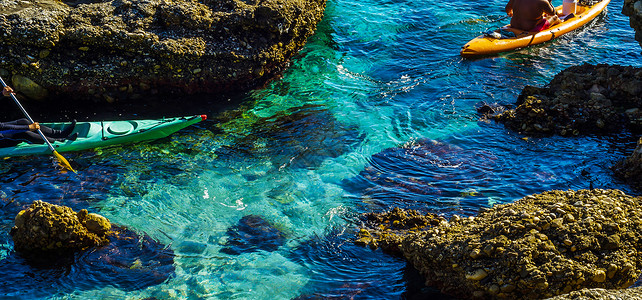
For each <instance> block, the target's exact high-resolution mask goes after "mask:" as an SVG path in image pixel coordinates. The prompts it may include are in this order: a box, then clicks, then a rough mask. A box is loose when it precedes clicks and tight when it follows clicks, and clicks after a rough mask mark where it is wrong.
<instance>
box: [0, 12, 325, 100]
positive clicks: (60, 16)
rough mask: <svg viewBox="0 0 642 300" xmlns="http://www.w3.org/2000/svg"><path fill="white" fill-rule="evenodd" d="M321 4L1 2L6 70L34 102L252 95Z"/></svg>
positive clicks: (307, 29) (307, 31) (1, 57)
mask: <svg viewBox="0 0 642 300" xmlns="http://www.w3.org/2000/svg"><path fill="white" fill-rule="evenodd" d="M324 9H325V0H303V1H299V0H296V1H294V0H266V1H254V0H250V1H241V0H205V1H196V0H91V1H70V0H63V1H60V0H34V1H13V0H9V1H0V68H1V69H2V70H1V72H0V73H1V74H3V76H7V77H9V76H11V80H12V81H13V82H14V84H16V83H17V82H28V83H30V84H29V85H28V86H29V87H31V88H29V89H26V88H25V89H23V88H22V85H20V86H18V85H17V86H16V90H17V91H18V92H20V93H24V95H26V96H28V97H32V98H35V99H38V98H42V97H45V96H46V95H47V94H49V95H50V96H53V97H57V98H62V97H65V98H70V97H71V98H78V99H83V100H84V99H87V98H89V99H93V100H94V101H96V102H105V101H106V102H114V101H118V100H123V99H139V98H142V97H150V96H153V95H166V92H172V93H189V94H192V93H200V92H219V91H232V90H246V89H248V88H251V87H255V86H256V85H258V84H260V83H261V82H264V81H266V80H267V79H269V78H271V77H272V76H274V74H277V73H279V72H280V71H281V70H283V69H284V68H285V67H286V65H287V62H288V60H289V59H290V58H291V57H292V56H293V55H294V54H296V53H297V51H299V50H300V49H301V48H302V46H303V45H304V43H305V41H306V39H307V38H308V37H309V36H310V35H312V34H313V32H314V30H315V29H316V24H317V23H318V22H319V21H320V20H321V18H322V17H323V13H324Z"/></svg>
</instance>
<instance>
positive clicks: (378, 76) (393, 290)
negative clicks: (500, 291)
mask: <svg viewBox="0 0 642 300" xmlns="http://www.w3.org/2000/svg"><path fill="white" fill-rule="evenodd" d="M557 2H558V1H554V4H556V5H560V4H561V1H559V3H557ZM504 5H505V3H504V2H503V1H483V2H482V1H477V2H469V1H460V0H455V1H446V2H435V1H372V2H371V1H330V2H328V6H327V10H326V14H325V18H324V20H323V21H322V23H321V24H320V25H319V27H318V30H317V33H316V35H314V36H313V37H311V38H310V39H309V41H308V45H307V46H306V47H305V49H303V50H302V51H301V53H300V54H299V55H298V56H297V57H295V59H293V61H292V65H291V67H290V69H289V70H288V71H287V72H286V73H285V74H284V75H283V77H282V78H280V79H278V80H275V81H274V82H272V83H270V84H269V85H268V86H266V87H265V88H262V89H258V90H255V91H252V92H250V93H248V94H246V95H242V96H239V97H235V98H233V99H217V98H213V99H209V100H210V101H209V102H213V103H216V102H222V101H227V100H229V103H231V104H230V105H228V106H226V108H225V109H224V110H221V109H220V108H219V107H217V108H214V107H209V106H207V105H203V107H199V112H198V113H207V114H209V115H210V119H209V120H208V121H206V122H202V123H199V124H197V125H195V126H192V127H190V128H187V129H185V130H182V131H180V132H178V133H176V134H174V135H172V136H171V137H169V138H166V139H163V140H159V141H156V142H153V143H149V144H138V145H130V146H124V147H117V148H110V149H102V150H96V151H87V152H82V153H70V154H66V155H65V156H66V157H67V158H68V159H69V160H70V161H72V164H73V165H74V166H75V167H76V168H77V169H78V171H79V173H78V174H77V175H74V174H66V173H60V172H59V171H57V170H55V169H54V168H52V163H51V162H50V161H49V160H48V159H47V158H44V157H43V158H33V157H31V158H12V159H7V160H4V161H2V162H1V163H0V173H1V174H2V176H1V177H0V178H2V179H1V181H2V184H1V185H0V207H1V208H2V209H1V210H0V265H2V268H0V277H2V278H4V280H3V282H2V283H0V285H1V286H0V298H17V299H20V298H27V299H31V298H52V299H143V298H148V297H154V298H157V299H292V298H297V297H300V299H317V298H332V299H349V298H355V299H399V298H412V297H414V296H426V297H429V296H430V297H445V296H443V295H440V294H439V293H438V292H436V291H434V290H432V289H430V288H426V287H424V286H422V284H421V282H420V281H418V280H416V271H414V270H413V269H412V268H410V267H408V266H407V265H406V263H405V262H404V261H403V260H402V259H399V258H396V257H392V256H388V255H385V254H383V253H381V252H380V251H373V250H370V249H367V248H361V247H358V246H355V245H353V244H352V243H351V242H350V240H351V239H352V238H353V237H354V231H355V228H356V227H357V225H358V224H359V219H358V215H359V214H360V213H363V212H369V211H382V210H386V209H389V208H391V207H393V206H400V207H404V208H413V209H419V210H421V211H423V212H433V213H439V214H442V215H445V216H449V215H452V214H460V215H472V214H475V213H476V212H477V211H478V210H479V209H480V208H482V207H489V206H492V205H493V204H496V203H507V202H512V201H514V200H516V199H519V198H520V197H522V196H525V195H528V194H531V193H537V192H542V191H545V190H550V189H581V188H589V187H591V186H593V187H596V188H619V189H622V190H624V191H625V192H627V193H629V194H639V191H633V190H631V189H630V188H629V187H628V186H626V185H624V184H622V183H621V182H619V181H617V180H616V179H613V178H612V174H611V171H610V169H609V166H610V165H612V164H613V163H615V162H616V161H617V160H619V159H621V158H622V157H623V156H624V155H626V154H627V153H630V151H631V150H632V149H633V148H634V145H635V141H636V137H633V136H632V135H630V134H629V133H626V132H624V133H622V134H619V135H611V136H583V137H575V138H561V137H540V138H529V139H526V140H525V139H523V136H521V135H519V134H517V133H514V132H510V131H508V130H506V129H505V128H504V127H503V126H502V125H499V124H495V123H492V122H481V121H479V120H478V119H479V118H478V115H477V114H476V111H475V107H476V106H477V105H479V104H480V103H484V102H488V103H499V104H512V103H514V102H515V100H516V98H517V96H518V95H519V93H520V91H521V89H522V88H523V87H524V86H525V85H544V84H546V82H548V81H549V80H550V79H551V78H552V77H553V76H554V75H555V74H557V73H558V72H559V71H561V70H563V69H564V68H566V67H569V66H572V65H577V64H583V63H591V64H597V63H608V64H621V65H634V66H638V67H639V66H640V61H642V60H641V58H642V55H641V54H640V53H641V48H640V47H639V45H638V43H637V42H636V41H635V40H634V32H633V30H632V29H630V27H629V25H628V18H627V17H625V16H623V15H622V13H621V7H622V1H615V0H614V1H612V2H611V3H610V4H609V6H608V11H607V12H606V13H605V14H602V15H601V16H600V17H598V18H597V19H596V20H594V21H593V22H591V23H590V24H589V25H588V26H586V27H584V28H582V29H581V30H578V31H576V32H573V33H570V34H568V35H566V36H563V37H561V38H559V39H557V40H555V41H553V42H549V43H546V44H544V45H542V46H536V47H531V48H528V49H524V50H519V51H516V52H512V53H508V54H501V55H497V56H494V57H488V58H483V59H475V60H470V59H462V58H461V57H460V56H459V48H460V47H461V46H462V45H463V44H465V43H466V42H467V41H468V40H470V39H471V38H473V37H474V36H476V35H477V34H478V33H480V32H482V31H485V30H486V29H488V28H490V27H493V26H498V25H500V24H501V23H502V22H493V21H494V20H497V19H499V18H501V17H502V16H503V15H502V11H503V7H504ZM209 102H208V103H209ZM177 111H180V109H179V110H177ZM120 117H127V116H120ZM36 199H42V200H45V201H47V202H51V203H56V204H63V205H67V206H71V207H73V208H76V209H80V208H88V209H89V210H90V211H93V212H97V213H100V214H102V215H104V216H106V217H108V218H109V219H110V220H111V221H112V222H113V223H116V224H118V225H120V226H124V227H126V228H128V229H129V230H131V231H132V232H134V233H136V234H137V235H138V236H145V235H147V237H148V238H149V239H150V240H153V241H156V242H157V244H156V243H155V242H149V241H147V242H145V241H146V240H144V241H137V242H135V243H130V244H128V247H130V248H124V246H123V248H121V249H120V250H113V251H111V250H110V252H107V253H109V255H106V256H107V257H113V258H118V257H119V255H120V256H125V255H126V254H127V253H130V252H128V251H132V252H133V253H137V252H136V251H142V250H141V249H143V250H149V249H151V250H150V251H151V252H150V253H151V254H150V253H147V252H146V253H145V254H144V255H141V256H140V257H138V256H136V257H135V258H136V259H139V260H138V262H137V261H136V259H134V258H132V259H128V260H126V259H123V261H121V262H119V263H114V262H113V261H111V260H106V259H105V256H103V255H101V253H104V252H101V251H105V250H101V251H98V250H97V251H95V252H92V253H93V254H92V253H90V254H86V255H83V256H80V257H76V258H74V262H73V263H71V264H70V265H69V264H68V265H64V266H57V267H50V268H41V267H34V266H30V265H28V264H26V263H25V262H24V261H23V260H22V259H21V258H20V257H19V256H17V255H16V254H15V252H14V251H13V246H12V242H11V238H10V236H9V234H8V232H9V229H10V228H11V226H13V218H14V217H15V215H16V213H17V212H18V211H19V210H20V208H22V207H23V206H25V205H28V204H30V203H31V201H33V200H36ZM247 216H258V217H259V218H260V219H261V220H264V221H266V222H267V223H269V224H270V226H271V227H270V228H269V230H267V229H266V231H261V232H262V233H263V234H264V236H263V238H262V237H261V236H258V237H247V239H249V241H250V242H248V243H249V245H250V246H251V247H250V248H249V249H248V248H243V247H237V248H234V247H233V246H230V243H231V242H234V240H236V239H237V238H239V237H243V233H244V231H243V230H242V229H239V228H242V226H241V225H242V224H244V223H243V220H248V219H245V218H247ZM244 217H245V218H244ZM276 230H278V231H276ZM275 232H277V233H275ZM134 240H136V239H134ZM273 244H276V247H272V246H273ZM141 245H142V246H141ZM150 245H151V246H150ZM164 247H166V249H165V250H166V251H169V252H170V253H173V254H174V257H173V261H170V262H169V263H168V262H167V260H166V259H160V258H158V257H157V256H154V254H153V253H156V252H162V251H163V250H162V249H163V248H164ZM252 247H254V248H252ZM131 249H133V250H131ZM230 249H232V250H230ZM94 254H95V255H94ZM135 255H137V254H134V256H135ZM150 278H152V279H150ZM156 278H160V279H158V280H156Z"/></svg>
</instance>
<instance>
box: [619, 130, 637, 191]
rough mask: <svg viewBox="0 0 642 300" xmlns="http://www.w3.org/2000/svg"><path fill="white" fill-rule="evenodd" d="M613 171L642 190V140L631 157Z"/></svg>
mask: <svg viewBox="0 0 642 300" xmlns="http://www.w3.org/2000/svg"><path fill="white" fill-rule="evenodd" d="M613 170H614V172H615V174H616V175H617V176H618V177H620V178H622V179H624V180H625V181H627V182H629V183H630V184H632V185H633V186H635V187H637V188H639V189H642V138H640V140H639V141H638V146H637V147H636V148H635V150H633V153H632V154H631V156H629V157H627V158H625V159H624V160H622V161H621V162H619V163H617V164H616V165H615V166H613Z"/></svg>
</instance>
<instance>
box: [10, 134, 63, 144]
mask: <svg viewBox="0 0 642 300" xmlns="http://www.w3.org/2000/svg"><path fill="white" fill-rule="evenodd" d="M43 133H44V132H43ZM12 138H13V139H16V140H26V141H28V142H30V143H34V144H44V143H45V142H44V141H43V140H42V137H41V136H40V134H38V133H35V132H33V131H25V132H21V133H16V134H14V135H13V136H12ZM47 140H48V141H49V142H50V143H53V142H62V141H64V140H65V139H59V138H50V137H47Z"/></svg>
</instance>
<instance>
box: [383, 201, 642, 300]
mask: <svg viewBox="0 0 642 300" xmlns="http://www.w3.org/2000/svg"><path fill="white" fill-rule="evenodd" d="M641 203H642V198H640V197H631V196H627V195H625V194H624V193H623V192H621V191H618V190H580V191H549V192H544V193H541V194H535V195H531V196H527V197H524V198H522V199H520V200H518V201H517V202H515V203H511V204H503V205H496V206H494V207H493V208H491V209H488V210H486V211H483V212H481V213H480V214H479V215H478V216H476V217H467V218H460V217H453V218H451V219H450V220H449V221H448V222H446V221H442V222H440V223H439V224H438V225H436V226H431V227H425V228H423V230H420V231H414V230H413V231H407V232H405V233H403V232H397V234H396V236H395V238H394V239H393V240H392V242H396V241H397V240H398V239H399V236H400V235H401V240H402V242H401V246H400V247H399V249H400V252H401V253H402V254H403V256H404V257H405V258H406V259H408V260H409V261H410V263H412V265H413V266H414V267H415V268H416V269H418V270H419V271H420V273H421V274H422V275H423V276H425V279H426V284H427V285H431V286H436V287H438V288H440V289H441V290H442V291H443V292H444V293H447V294H451V295H454V296H457V297H462V298H478V299H542V298H547V297H553V296H555V295H560V294H566V293H569V292H571V291H576V290H580V289H584V288H605V289H619V288H626V287H629V286H631V285H632V284H633V283H634V282H635V281H636V280H637V279H638V277H639V276H640V273H641V272H642V264H641V263H642V252H639V251H638V250H637V249H640V246H642V243H641V240H640V236H641V235H640V234H641V232H640V228H642V227H641V226H642V212H641V211H640V210H639V206H640V204H641ZM381 238H386V235H380V236H379V239H381Z"/></svg>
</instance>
